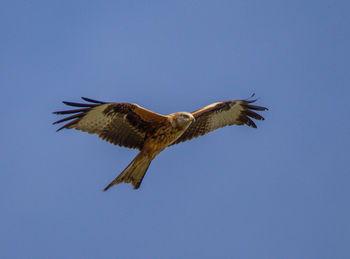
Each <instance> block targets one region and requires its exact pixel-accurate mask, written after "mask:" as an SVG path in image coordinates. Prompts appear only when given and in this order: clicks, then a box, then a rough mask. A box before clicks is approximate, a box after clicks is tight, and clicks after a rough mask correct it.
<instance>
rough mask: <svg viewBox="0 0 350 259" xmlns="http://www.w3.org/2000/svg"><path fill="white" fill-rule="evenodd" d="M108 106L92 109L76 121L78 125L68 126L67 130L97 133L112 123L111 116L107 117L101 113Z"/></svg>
mask: <svg viewBox="0 0 350 259" xmlns="http://www.w3.org/2000/svg"><path fill="white" fill-rule="evenodd" d="M108 105H109V104H103V105H99V106H96V107H94V108H92V109H91V110H90V111H89V112H87V113H86V114H85V115H84V117H82V118H81V119H80V120H79V121H78V123H76V124H74V125H72V126H70V127H69V128H75V129H77V130H82V131H85V132H87V133H99V132H100V131H101V130H102V129H103V128H105V127H106V126H107V125H109V124H110V123H111V121H112V117H111V116H107V115H106V114H104V113H103V111H104V109H106V107H107V106H108Z"/></svg>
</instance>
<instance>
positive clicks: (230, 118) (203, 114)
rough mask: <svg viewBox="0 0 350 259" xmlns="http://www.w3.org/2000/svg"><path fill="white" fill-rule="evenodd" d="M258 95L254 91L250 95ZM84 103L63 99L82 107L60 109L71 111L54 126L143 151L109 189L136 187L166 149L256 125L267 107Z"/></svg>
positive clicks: (233, 103) (240, 102)
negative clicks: (182, 108)
mask: <svg viewBox="0 0 350 259" xmlns="http://www.w3.org/2000/svg"><path fill="white" fill-rule="evenodd" d="M252 96H254V94H253V95H252ZM82 99H83V100H84V101H86V103H74V102H66V101H63V103H64V104H66V105H69V106H73V107H78V108H77V109H74V110H64V111H56V112H54V113H55V114H60V115H66V114H72V115H70V116H68V117H65V118H63V119H61V120H58V121H56V122H54V123H53V124H57V123H61V122H67V121H69V122H68V123H66V124H65V125H63V126H62V127H60V128H59V129H58V130H57V131H60V130H62V129H76V130H81V131H84V132H87V133H90V134H97V135H98V136H99V137H100V138H102V139H103V140H106V141H108V142H110V143H112V144H115V145H119V146H122V147H127V148H133V149H138V150H140V152H139V153H138V155H137V156H136V157H135V158H134V160H132V161H131V163H130V164H129V165H128V166H127V167H126V168H125V169H124V171H123V172H122V173H121V174H120V175H119V176H118V177H116V178H115V179H114V180H113V181H112V182H111V183H110V184H109V185H108V186H107V187H106V188H105V189H104V191H107V190H108V189H109V188H110V187H112V186H113V185H115V184H119V183H122V182H125V183H131V184H132V185H133V187H134V189H138V188H139V187H140V184H141V182H142V179H143V177H144V176H145V173H146V171H147V169H148V167H149V165H150V163H151V161H152V160H153V159H154V158H155V157H156V156H157V155H158V154H159V153H160V152H162V151H163V150H164V149H165V148H166V147H168V146H171V145H174V144H178V143H181V142H184V141H187V140H190V139H193V138H196V137H199V136H202V135H204V134H207V133H209V132H211V131H213V130H216V129H218V128H221V127H225V126H229V125H244V124H246V125H248V126H250V127H253V128H256V124H255V123H254V122H253V120H252V119H251V118H253V119H256V120H264V118H263V117H262V116H261V115H259V114H257V113H256V112H254V111H265V110H267V108H265V107H261V106H256V105H253V104H252V103H254V102H255V101H256V100H249V99H245V100H234V101H226V102H217V103H213V104H210V105H208V106H205V107H204V108H201V109H199V110H196V111H194V112H192V113H189V112H176V113H172V114H169V115H166V116H165V115H161V114H158V113H155V112H152V111H150V110H147V109H145V108H142V107H141V106H139V105H137V104H132V103H107V102H101V101H96V100H93V99H89V98H85V97H82Z"/></svg>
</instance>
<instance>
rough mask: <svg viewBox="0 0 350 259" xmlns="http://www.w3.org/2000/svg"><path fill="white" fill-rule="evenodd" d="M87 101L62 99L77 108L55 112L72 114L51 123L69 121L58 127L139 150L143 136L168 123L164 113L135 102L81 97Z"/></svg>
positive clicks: (142, 142)
mask: <svg viewBox="0 0 350 259" xmlns="http://www.w3.org/2000/svg"><path fill="white" fill-rule="evenodd" d="M82 99H83V100H84V101H86V102H88V103H73V102H63V103H64V104H66V105H69V106H74V107H79V108H78V109H74V110H65V111H57V112H54V113H55V114H60V115H66V114H73V115H71V116H68V117H65V118H63V119H61V120H58V121H56V122H54V124H57V123H61V122H65V121H70V120H72V121H70V122H68V123H67V124H65V125H63V126H62V127H60V128H59V129H58V130H57V131H59V130H61V129H64V128H66V129H72V128H74V129H77V130H81V131H84V132H87V133H90V134H93V133H95V134H97V135H98V136H99V137H100V138H102V139H103V140H106V141H108V142H110V143H113V144H115V145H119V146H124V147H128V148H136V149H139V150H141V149H142V147H143V145H144V141H145V138H146V136H148V135H151V134H152V133H154V132H155V131H156V130H157V128H158V127H160V126H162V125H164V124H166V123H169V122H168V119H167V117H166V116H163V115H160V114H158V113H154V112H152V111H149V110H147V109H145V108H142V107H140V106H139V105H137V104H131V103H105V102H100V101H96V100H92V99H88V98H85V97H82Z"/></svg>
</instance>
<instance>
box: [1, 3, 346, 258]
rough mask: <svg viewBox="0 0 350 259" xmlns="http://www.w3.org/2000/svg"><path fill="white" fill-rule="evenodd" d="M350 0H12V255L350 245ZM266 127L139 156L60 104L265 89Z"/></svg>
mask: <svg viewBox="0 0 350 259" xmlns="http://www.w3.org/2000/svg"><path fill="white" fill-rule="evenodd" d="M349 13H350V3H349V1H320V0H318V1H256V0H250V1H249V0H248V1H2V3H1V4H0V56H1V58H0V85H1V118H2V122H1V128H0V131H1V134H0V136H1V145H2V148H1V151H0V152H1V154H0V162H1V174H0V186H1V188H0V212H1V213H0V229H1V231H0V257H1V258H25V257H26V258H28V257H31V258H112V257H114V258H128V257H131V258H167V257H172V258H203V257H204V256H211V257H217V256H220V257H226V258H350V246H349V243H350V208H349V197H350V176H349V172H350V170H349V169H350V166H349V158H350V155H349V154H350V138H349V133H350V123H349V109H350V104H349V96H350V47H349V46H350V32H349V28H350V18H349ZM253 92H255V93H256V96H257V97H259V98H260V99H259V100H258V102H257V104H259V105H263V106H267V107H269V109H270V110H269V111H268V112H264V113H263V115H264V116H265V118H266V120H265V121H263V122H258V123H257V125H258V129H257V130H255V129H252V128H249V127H247V126H244V127H227V128H224V129H220V130H218V131H216V132H214V133H211V134H209V135H206V136H204V137H201V138H198V139H195V140H192V141H190V142H186V143H183V144H181V145H177V146H173V147H170V148H168V149H166V150H165V151H164V152H163V153H161V154H160V155H159V156H158V157H157V158H156V159H155V160H154V161H153V162H152V164H151V166H150V168H149V170H148V173H147V175H146V177H145V179H144V181H143V184H142V186H141V188H140V189H139V190H138V191H134V190H133V189H132V188H131V186H129V185H125V184H123V185H118V186H115V187H113V188H112V189H110V191H108V192H106V193H104V192H102V189H103V188H104V187H105V186H106V185H107V184H108V183H109V182H110V181H111V180H112V179H114V178H115V177H116V176H117V175H118V174H119V173H120V172H121V171H122V170H123V169H124V168H125V167H126V166H127V165H128V163H129V162H130V161H131V160H132V159H133V157H134V156H135V155H136V153H137V152H136V151H135V150H130V149H125V148H120V147H116V146H113V145H111V144H109V143H107V142H103V141H101V140H100V139H98V138H97V137H96V136H91V135H88V134H85V133H81V132H78V131H73V130H65V131H61V132H59V133H56V132H55V130H56V128H57V127H55V126H53V125H51V123H52V122H53V121H55V120H57V119H58V117H57V116H55V115H53V114H52V113H51V112H52V111H55V110H61V109H64V108H65V107H64V105H63V104H62V103H61V101H62V100H68V101H79V98H80V96H86V97H90V98H94V99H100V100H103V101H115V102H133V103H138V104H140V105H141V106H143V107H145V108H148V109H150V110H153V111H156V112H159V113H162V114H169V113H172V112H176V111H193V110H196V109H198V108H201V107H203V106H205V105H208V104H210V103H212V102H217V101H224V100H230V99H241V98H247V97H249V96H250V95H251V94H252V93H253Z"/></svg>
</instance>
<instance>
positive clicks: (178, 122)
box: [170, 112, 196, 129]
mask: <svg viewBox="0 0 350 259" xmlns="http://www.w3.org/2000/svg"><path fill="white" fill-rule="evenodd" d="M170 116H171V118H172V123H171V124H172V125H173V127H176V128H181V129H186V128H187V127H188V126H190V125H191V123H192V122H194V121H195V120H196V119H195V118H194V117H193V115H192V114H191V113H189V112H176V113H173V114H170Z"/></svg>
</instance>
